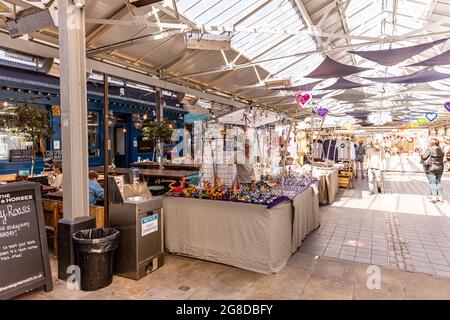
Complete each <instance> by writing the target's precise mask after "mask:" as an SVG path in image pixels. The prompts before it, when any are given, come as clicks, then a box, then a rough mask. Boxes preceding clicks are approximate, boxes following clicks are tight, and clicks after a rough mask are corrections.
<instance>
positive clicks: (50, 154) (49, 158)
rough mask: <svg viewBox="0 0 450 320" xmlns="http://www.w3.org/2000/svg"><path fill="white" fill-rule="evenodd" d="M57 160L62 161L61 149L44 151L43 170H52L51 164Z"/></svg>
mask: <svg viewBox="0 0 450 320" xmlns="http://www.w3.org/2000/svg"><path fill="white" fill-rule="evenodd" d="M59 161H62V152H61V150H54V151H45V153H44V171H53V165H54V164H55V163H57V162H59Z"/></svg>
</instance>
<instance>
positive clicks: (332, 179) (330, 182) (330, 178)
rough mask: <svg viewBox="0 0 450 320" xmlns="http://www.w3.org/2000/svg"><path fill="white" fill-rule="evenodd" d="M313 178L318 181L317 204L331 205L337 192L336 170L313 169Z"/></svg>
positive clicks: (337, 176) (337, 177)
mask: <svg viewBox="0 0 450 320" xmlns="http://www.w3.org/2000/svg"><path fill="white" fill-rule="evenodd" d="M314 176H315V177H316V178H317V179H318V181H319V184H318V187H319V203H320V204H325V205H326V204H333V203H334V201H335V200H336V195H337V193H338V191H339V173H338V170H337V169H334V168H333V169H325V168H314Z"/></svg>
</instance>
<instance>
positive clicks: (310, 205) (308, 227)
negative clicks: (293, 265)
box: [292, 187, 320, 253]
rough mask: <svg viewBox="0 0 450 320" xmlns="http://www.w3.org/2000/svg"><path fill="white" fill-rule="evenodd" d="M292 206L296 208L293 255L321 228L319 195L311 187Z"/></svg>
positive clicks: (293, 226) (293, 228)
mask: <svg viewBox="0 0 450 320" xmlns="http://www.w3.org/2000/svg"><path fill="white" fill-rule="evenodd" d="M292 205H293V207H294V217H293V218H294V219H293V223H292V253H295V252H296V251H297V249H298V248H299V247H300V246H301V244H302V242H303V240H304V239H305V238H306V236H307V235H308V234H310V233H311V232H312V231H314V230H315V229H317V228H318V227H319V226H320V211H319V196H318V193H316V192H315V191H314V189H313V188H312V187H309V188H308V189H306V191H305V192H303V193H302V194H299V195H298V196H296V197H295V198H294V200H293V201H292Z"/></svg>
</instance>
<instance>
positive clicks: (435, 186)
mask: <svg viewBox="0 0 450 320" xmlns="http://www.w3.org/2000/svg"><path fill="white" fill-rule="evenodd" d="M420 157H421V163H422V164H423V169H424V170H425V174H426V175H427V178H428V181H429V183H430V191H431V199H430V200H431V202H433V203H436V202H438V201H439V202H444V199H443V197H442V184H441V177H442V174H443V173H444V151H443V150H442V148H441V147H440V146H439V140H438V139H431V142H430V147H429V148H427V149H426V150H425V151H424V152H423V153H422V154H421V155H420Z"/></svg>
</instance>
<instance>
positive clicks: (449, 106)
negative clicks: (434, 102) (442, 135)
mask: <svg viewBox="0 0 450 320" xmlns="http://www.w3.org/2000/svg"><path fill="white" fill-rule="evenodd" d="M444 108H445V110H447V111H449V112H450V101H449V102H447V103H446V104H444Z"/></svg>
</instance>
